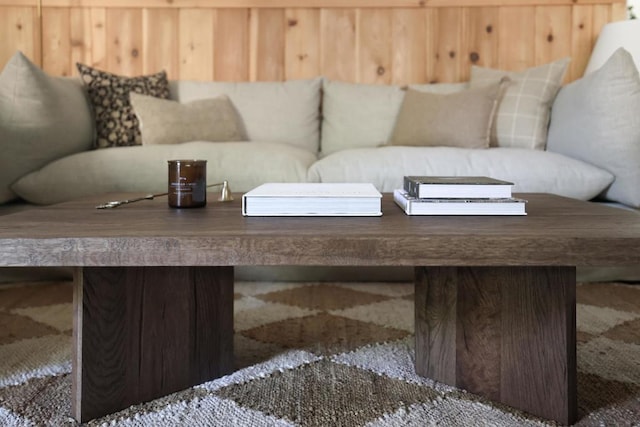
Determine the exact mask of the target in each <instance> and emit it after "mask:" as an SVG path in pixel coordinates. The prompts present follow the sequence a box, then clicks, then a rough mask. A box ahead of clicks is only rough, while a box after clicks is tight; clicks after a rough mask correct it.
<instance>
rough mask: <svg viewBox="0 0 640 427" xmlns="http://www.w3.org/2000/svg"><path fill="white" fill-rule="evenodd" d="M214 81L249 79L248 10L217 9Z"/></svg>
mask: <svg viewBox="0 0 640 427" xmlns="http://www.w3.org/2000/svg"><path fill="white" fill-rule="evenodd" d="M214 43H215V48H214V50H213V63H214V66H213V69H214V73H215V76H214V77H215V79H216V80H224V81H242V80H248V79H249V10H248V9H218V10H217V11H216V24H215V33H214Z"/></svg>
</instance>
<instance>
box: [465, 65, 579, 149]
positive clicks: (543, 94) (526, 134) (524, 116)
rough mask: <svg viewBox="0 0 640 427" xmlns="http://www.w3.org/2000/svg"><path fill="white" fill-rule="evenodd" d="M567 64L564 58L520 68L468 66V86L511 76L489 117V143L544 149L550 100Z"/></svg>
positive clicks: (494, 145) (477, 85) (558, 85)
mask: <svg viewBox="0 0 640 427" xmlns="http://www.w3.org/2000/svg"><path fill="white" fill-rule="evenodd" d="M567 65H569V59H568V58H564V59H560V60H558V61H555V62H552V63H550V64H546V65H541V66H539V67H533V68H528V69H526V70H524V71H521V72H507V71H501V70H493V69H490V68H482V67H478V66H475V65H473V66H471V81H470V85H471V87H472V88H475V87H479V86H483V85H487V84H489V83H497V82H498V81H500V79H501V78H503V77H504V76H508V77H509V78H510V79H511V83H510V84H509V86H508V87H507V90H506V91H505V93H504V96H503V97H502V100H501V101H500V106H499V107H498V112H497V114H496V117H495V120H494V121H493V126H492V129H491V142H490V145H491V146H492V147H520V148H534V149H537V150H544V148H545V144H546V142H547V130H548V127H549V116H550V110H551V104H553V100H554V99H555V97H556V94H557V93H558V90H559V89H560V87H561V85H562V79H563V78H564V73H565V71H566V69H567Z"/></svg>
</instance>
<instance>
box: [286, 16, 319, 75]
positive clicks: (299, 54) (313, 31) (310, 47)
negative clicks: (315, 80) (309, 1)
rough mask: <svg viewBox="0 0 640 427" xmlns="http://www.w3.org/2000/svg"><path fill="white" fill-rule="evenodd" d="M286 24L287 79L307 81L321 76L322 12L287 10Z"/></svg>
mask: <svg viewBox="0 0 640 427" xmlns="http://www.w3.org/2000/svg"><path fill="white" fill-rule="evenodd" d="M286 23H287V26H286V35H285V53H284V54H285V60H284V62H285V76H286V78H287V79H307V78H312V77H316V76H318V75H320V74H321V72H320V11H319V10H318V9H287V10H286Z"/></svg>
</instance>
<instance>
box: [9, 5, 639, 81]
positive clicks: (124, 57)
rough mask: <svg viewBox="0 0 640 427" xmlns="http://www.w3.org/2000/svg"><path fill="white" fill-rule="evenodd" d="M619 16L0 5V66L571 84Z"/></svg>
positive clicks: (597, 9)
mask: <svg viewBox="0 0 640 427" xmlns="http://www.w3.org/2000/svg"><path fill="white" fill-rule="evenodd" d="M625 18H626V4H625V0H340V1H338V0H298V1H294V0H112V1H108V0H0V66H3V65H4V64H5V63H6V61H7V60H8V59H9V58H10V57H11V55H13V53H14V52H15V51H16V50H18V49H19V50H22V51H23V52H24V53H25V54H26V55H27V56H29V57H30V58H31V59H32V60H33V61H34V62H35V63H37V64H39V65H41V66H42V68H43V69H44V70H45V71H47V72H49V73H51V74H54V75H65V76H68V75H75V74H76V71H75V63H76V62H82V63H85V64H88V65H92V66H95V67H98V68H101V69H104V70H109V71H111V72H114V73H121V74H126V75H139V74H147V73H153V72H156V71H158V70H160V69H165V70H166V71H167V72H168V74H169V77H170V78H171V79H192V80H283V79H297V78H308V77H312V76H317V75H324V76H327V77H329V78H332V79H340V80H346V81H354V82H363V83H398V84H404V83H411V82H435V81H438V82H456V81H463V80H466V79H468V77H469V72H470V65H471V64H477V65H481V66H487V67H496V68H502V69H509V70H519V69H523V68H526V67H529V66H533V65H539V64H543V63H546V62H549V61H552V60H555V59H559V58H562V57H565V56H570V57H572V63H571V65H570V69H569V72H568V76H567V81H570V80H573V79H575V78H578V77H580V76H581V75H582V72H583V70H584V67H585V66H586V63H587V61H588V59H589V55H590V52H591V49H592V47H593V43H594V42H595V39H596V38H597V35H598V34H599V32H600V29H601V28H602V26H603V25H604V24H605V23H607V22H611V21H617V20H621V19H625Z"/></svg>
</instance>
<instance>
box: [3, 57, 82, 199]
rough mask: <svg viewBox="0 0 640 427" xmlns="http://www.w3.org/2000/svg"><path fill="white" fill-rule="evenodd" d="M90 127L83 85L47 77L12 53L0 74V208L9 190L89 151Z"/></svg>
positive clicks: (11, 197) (12, 193) (12, 197)
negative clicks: (23, 178) (20, 180)
mask: <svg viewBox="0 0 640 427" xmlns="http://www.w3.org/2000/svg"><path fill="white" fill-rule="evenodd" d="M92 139H93V121H92V118H91V110H90V107H89V103H88V100H87V98H86V95H85V92H84V89H83V87H82V84H81V82H80V81H79V80H77V79H71V78H63V77H52V76H49V75H47V74H46V73H45V72H43V71H42V70H41V69H40V68H38V67H37V66H36V65H34V64H33V63H32V62H31V61H29V59H28V58H27V57H26V56H24V55H23V54H22V53H21V52H17V53H16V54H15V55H13V57H12V58H11V59H9V62H7V64H6V65H5V67H4V69H3V70H2V73H1V74H0V146H1V147H2V155H0V203H3V202H7V201H9V200H12V199H14V198H15V197H16V195H15V193H14V192H13V191H12V190H11V189H10V185H11V184H12V183H13V182H14V181H15V180H17V179H18V178H20V177H21V176H23V175H25V174H27V173H29V172H32V171H34V170H36V169H38V168H40V167H42V166H44V165H46V164H47V163H49V162H51V161H52V160H55V159H58V158H61V157H64V156H67V155H69V154H73V153H77V152H80V151H85V150H88V149H90V148H91V144H92Z"/></svg>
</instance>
